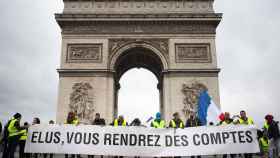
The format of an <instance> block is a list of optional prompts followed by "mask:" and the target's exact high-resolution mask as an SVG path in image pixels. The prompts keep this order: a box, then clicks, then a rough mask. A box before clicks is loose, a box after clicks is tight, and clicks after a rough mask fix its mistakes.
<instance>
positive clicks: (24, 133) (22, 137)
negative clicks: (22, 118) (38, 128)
mask: <svg viewBox="0 0 280 158" xmlns="http://www.w3.org/2000/svg"><path fill="white" fill-rule="evenodd" d="M20 134H22V135H21V136H20V138H19V140H26V139H27V130H26V129H23V130H21V131H20Z"/></svg>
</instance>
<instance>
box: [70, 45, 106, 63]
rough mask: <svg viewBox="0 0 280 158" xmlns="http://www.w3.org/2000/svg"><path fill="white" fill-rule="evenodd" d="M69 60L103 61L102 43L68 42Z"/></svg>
mask: <svg viewBox="0 0 280 158" xmlns="http://www.w3.org/2000/svg"><path fill="white" fill-rule="evenodd" d="M66 61H67V62H102V44H68V47H67V60H66Z"/></svg>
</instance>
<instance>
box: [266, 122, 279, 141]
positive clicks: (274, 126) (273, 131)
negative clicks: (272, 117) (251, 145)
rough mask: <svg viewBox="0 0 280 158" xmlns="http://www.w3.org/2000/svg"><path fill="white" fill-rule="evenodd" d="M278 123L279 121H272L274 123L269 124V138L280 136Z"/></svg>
mask: <svg viewBox="0 0 280 158" xmlns="http://www.w3.org/2000/svg"><path fill="white" fill-rule="evenodd" d="M278 123H279V122H276V121H272V123H271V124H270V125H269V127H268V131H267V135H268V138H269V139H271V138H273V139H277V138H280V132H279V126H278Z"/></svg>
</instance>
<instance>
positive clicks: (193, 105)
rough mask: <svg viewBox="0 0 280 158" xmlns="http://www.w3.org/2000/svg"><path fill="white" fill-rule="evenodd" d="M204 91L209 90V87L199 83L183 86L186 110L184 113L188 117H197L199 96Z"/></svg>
mask: <svg viewBox="0 0 280 158" xmlns="http://www.w3.org/2000/svg"><path fill="white" fill-rule="evenodd" d="M202 90H207V87H206V86H205V85H204V84H202V83H199V82H197V81H195V82H194V83H192V84H191V85H186V84H183V86H182V90H181V91H182V93H183V94H184V96H185V97H184V100H183V104H184V108H183V109H182V111H183V112H184V114H185V116H186V117H188V116H190V114H194V115H195V114H196V113H197V104H198V99H199V94H200V92H201V91H202Z"/></svg>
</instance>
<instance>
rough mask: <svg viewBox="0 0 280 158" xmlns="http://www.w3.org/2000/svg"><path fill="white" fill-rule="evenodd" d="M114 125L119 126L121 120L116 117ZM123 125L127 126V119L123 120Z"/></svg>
mask: <svg viewBox="0 0 280 158" xmlns="http://www.w3.org/2000/svg"><path fill="white" fill-rule="evenodd" d="M114 126H119V120H118V119H115V120H114ZM121 126H126V121H125V120H123V122H122V125H121Z"/></svg>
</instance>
